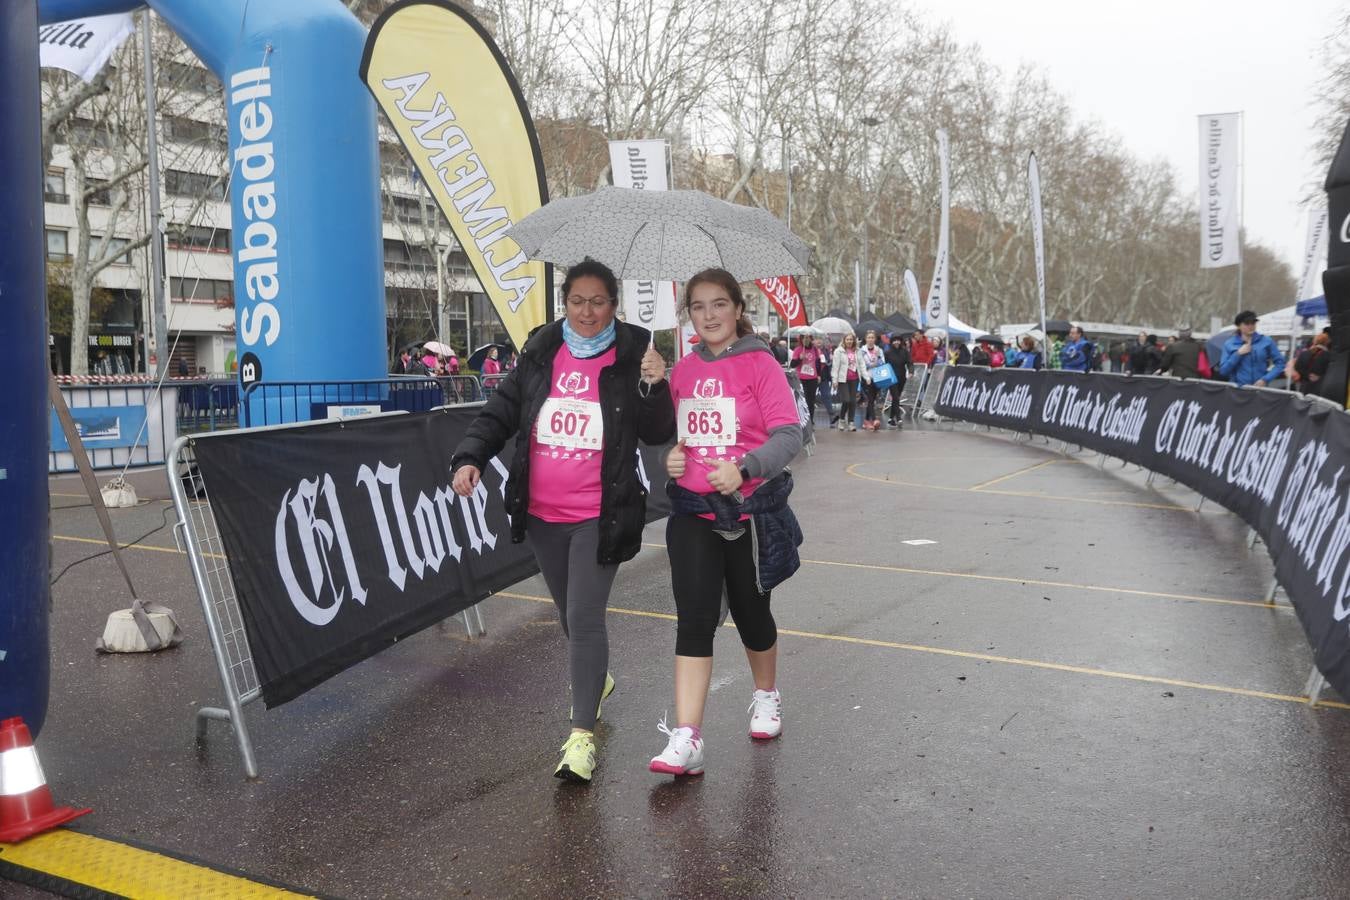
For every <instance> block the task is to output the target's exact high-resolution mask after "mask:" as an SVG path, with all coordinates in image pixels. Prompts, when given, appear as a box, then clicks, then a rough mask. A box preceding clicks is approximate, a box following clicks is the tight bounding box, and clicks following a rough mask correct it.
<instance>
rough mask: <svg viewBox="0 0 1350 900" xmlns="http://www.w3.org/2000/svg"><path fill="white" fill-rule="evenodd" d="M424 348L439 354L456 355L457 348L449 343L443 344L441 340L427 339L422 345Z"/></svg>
mask: <svg viewBox="0 0 1350 900" xmlns="http://www.w3.org/2000/svg"><path fill="white" fill-rule="evenodd" d="M422 349H424V350H426V351H427V352H428V353H435V354H436V355H437V356H454V355H455V348H454V347H451V346H450V345H449V344H442V343H441V342H440V341H427V342H426V343H425V344H423V345H422Z"/></svg>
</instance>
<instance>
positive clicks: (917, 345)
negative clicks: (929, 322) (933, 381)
mask: <svg viewBox="0 0 1350 900" xmlns="http://www.w3.org/2000/svg"><path fill="white" fill-rule="evenodd" d="M909 358H910V362H912V363H913V364H914V365H916V366H919V365H924V366H931V365H932V364H933V360H934V359H937V350H936V349H934V347H933V342H932V341H930V340H928V335H926V334H924V333H923V329H922V328H921V329H919V330H918V331H916V332H915V333H914V339H913V340H911V341H910V342H909Z"/></svg>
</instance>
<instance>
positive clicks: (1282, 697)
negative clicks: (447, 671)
mask: <svg viewBox="0 0 1350 900" xmlns="http://www.w3.org/2000/svg"><path fill="white" fill-rule="evenodd" d="M494 596H497V597H509V598H511V599H513V600H531V601H534V602H536V603H548V604H552V603H553V600H552V599H550V598H548V597H538V596H535V595H533V594H515V593H506V592H501V593H498V594H495V595H494ZM609 611H610V612H612V613H618V614H620V615H625V616H642V617H644V618H649V619H666V620H669V621H674V620H675V616H673V615H671V614H670V613H656V612H648V611H646V610H641V609H624V608H622V607H617V606H611V607H610V608H609ZM725 627H727V628H734V627H735V626H734V625H733V624H732V623H731V622H727V623H726V626H725ZM778 633H779V634H786V635H790V636H792V637H800V638H810V639H812V640H819V641H836V642H839V643H844V644H857V645H860V646H864V647H881V648H883V649H887V650H909V651H912V652H914V653H931V654H935V655H937V656H950V657H955V658H957V659H974V660H979V661H981V662H994V663H1004V664H1005V665H1010V666H1024V667H1028V668H1033V669H1048V670H1050V671H1053V672H1070V673H1072V674H1075V675H1094V676H1097V677H1100V678H1115V679H1119V680H1123V681H1138V682H1143V683H1145V684H1161V685H1166V686H1168V687H1180V688H1191V689H1193V690H1197V691H1211V692H1213V693H1218V694H1231V695H1233V696H1237V697H1250V698H1253V699H1258V700H1279V701H1282V702H1285V703H1303V704H1307V702H1308V698H1307V697H1300V696H1297V695H1295V694H1277V693H1275V692H1273V691H1256V690H1251V689H1250V688H1239V687H1229V686H1228V685H1223V684H1208V683H1206V682H1203V681H1186V680H1184V679H1180V678H1165V677H1163V676H1161V675H1140V674H1138V673H1135V672H1117V671H1115V670H1113V669H1094V668H1091V667H1089V666H1071V665H1068V664H1067V663H1055V662H1045V661H1043V660H1039V659H1021V658H1019V657H1016V656H995V655H994V654H992V653H976V652H973V651H970V650H951V649H948V648H946V647H929V646H927V645H925V644H909V643H905V642H902V641H882V640H877V639H875V638H860V637H851V636H849V635H844V634H824V633H822V632H819V631H798V630H796V629H792V628H779V629H778ZM1316 706H1318V707H1327V708H1331V709H1347V710H1350V704H1348V703H1339V702H1337V701H1335V700H1319V701H1318V702H1317V703H1316Z"/></svg>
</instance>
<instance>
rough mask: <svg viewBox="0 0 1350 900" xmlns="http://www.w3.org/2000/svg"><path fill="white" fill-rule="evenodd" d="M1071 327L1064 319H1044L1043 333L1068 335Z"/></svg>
mask: <svg viewBox="0 0 1350 900" xmlns="http://www.w3.org/2000/svg"><path fill="white" fill-rule="evenodd" d="M1072 327H1073V326H1072V325H1071V324H1070V323H1069V322H1067V321H1065V320H1064V319H1046V320H1045V331H1046V333H1047V334H1068V333H1069V329H1070V328H1072Z"/></svg>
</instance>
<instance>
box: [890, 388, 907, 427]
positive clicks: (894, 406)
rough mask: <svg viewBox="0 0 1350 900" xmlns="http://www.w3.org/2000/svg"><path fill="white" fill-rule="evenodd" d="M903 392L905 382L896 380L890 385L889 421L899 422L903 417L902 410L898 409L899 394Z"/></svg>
mask: <svg viewBox="0 0 1350 900" xmlns="http://www.w3.org/2000/svg"><path fill="white" fill-rule="evenodd" d="M904 392H905V383H904V382H903V381H897V382H896V383H895V384H893V385H891V421H892V422H899V421H901V420H902V419H903V418H904V412H903V411H902V410H901V409H900V396H901V395H902V394H904Z"/></svg>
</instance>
